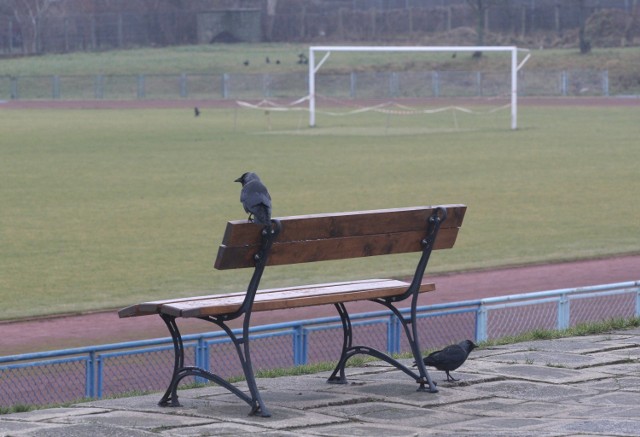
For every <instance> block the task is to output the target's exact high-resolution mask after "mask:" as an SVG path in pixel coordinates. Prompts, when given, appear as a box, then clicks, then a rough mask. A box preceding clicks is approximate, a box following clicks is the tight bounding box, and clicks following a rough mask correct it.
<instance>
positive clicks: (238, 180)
mask: <svg viewBox="0 0 640 437" xmlns="http://www.w3.org/2000/svg"><path fill="white" fill-rule="evenodd" d="M233 182H240V183H242V176H240V177H239V178H238V179H236V180H235V181H233Z"/></svg>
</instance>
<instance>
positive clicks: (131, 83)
mask: <svg viewBox="0 0 640 437" xmlns="http://www.w3.org/2000/svg"><path fill="white" fill-rule="evenodd" d="M510 83H511V78H510V75H509V73H508V72H504V73H496V72H482V71H422V72H399V71H392V72H378V73H370V72H359V73H356V72H353V73H346V74H318V75H317V77H316V91H317V94H318V95H322V96H325V97H332V98H346V99H363V98H364V99H369V98H374V99H403V98H409V99H411V98H434V97H435V98H455V97H503V98H507V97H509V96H510ZM518 88H519V95H520V96H585V95H586V96H609V95H619V94H629V93H637V94H640V89H637V90H636V89H634V90H630V89H625V88H622V87H620V86H617V84H615V83H610V81H609V74H608V72H607V71H606V70H603V71H594V70H589V71H585V70H568V71H535V70H534V71H529V70H527V71H526V72H520V76H519V79H518ZM308 93H309V88H308V75H307V74H306V73H283V74H211V75H206V74H186V73H185V74H177V75H170V74H145V75H95V76H79V75H78V76H58V75H53V76H13V77H10V76H0V100H51V99H53V100H83V101H88V100H143V99H146V100H174V99H177V100H179V99H205V100H206V99H265V98H267V99H268V98H292V99H293V98H300V97H302V96H306V95H308Z"/></svg>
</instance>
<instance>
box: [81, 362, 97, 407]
mask: <svg viewBox="0 0 640 437" xmlns="http://www.w3.org/2000/svg"><path fill="white" fill-rule="evenodd" d="M95 362H96V353H95V352H93V351H91V352H89V356H88V357H87V361H86V364H85V366H86V368H85V385H84V396H85V397H86V398H93V397H94V396H95V395H96V387H95V381H96V377H95Z"/></svg>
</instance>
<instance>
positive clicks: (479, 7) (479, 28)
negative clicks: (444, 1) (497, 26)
mask: <svg viewBox="0 0 640 437" xmlns="http://www.w3.org/2000/svg"><path fill="white" fill-rule="evenodd" d="M499 3H503V6H506V2H505V0H467V4H468V5H469V6H471V9H473V11H474V13H475V16H476V35H477V37H476V45H478V46H483V45H484V44H485V43H484V36H485V35H484V32H485V29H486V28H487V15H488V12H489V9H490V8H491V7H493V6H496V5H498V4H499ZM481 56H482V52H475V53H474V54H473V57H474V58H479V57H481Z"/></svg>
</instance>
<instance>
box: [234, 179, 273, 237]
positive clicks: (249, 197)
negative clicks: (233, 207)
mask: <svg viewBox="0 0 640 437" xmlns="http://www.w3.org/2000/svg"><path fill="white" fill-rule="evenodd" d="M234 182H240V183H241V184H242V191H240V202H242V206H243V207H244V210H245V212H248V213H249V221H252V222H253V223H257V224H261V225H270V224H271V196H270V195H269V191H267V187H265V186H264V184H263V183H262V181H261V180H260V178H259V177H258V175H257V174H255V173H252V172H247V173H245V174H243V175H242V176H240V177H239V178H238V179H236V180H235V181H234Z"/></svg>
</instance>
